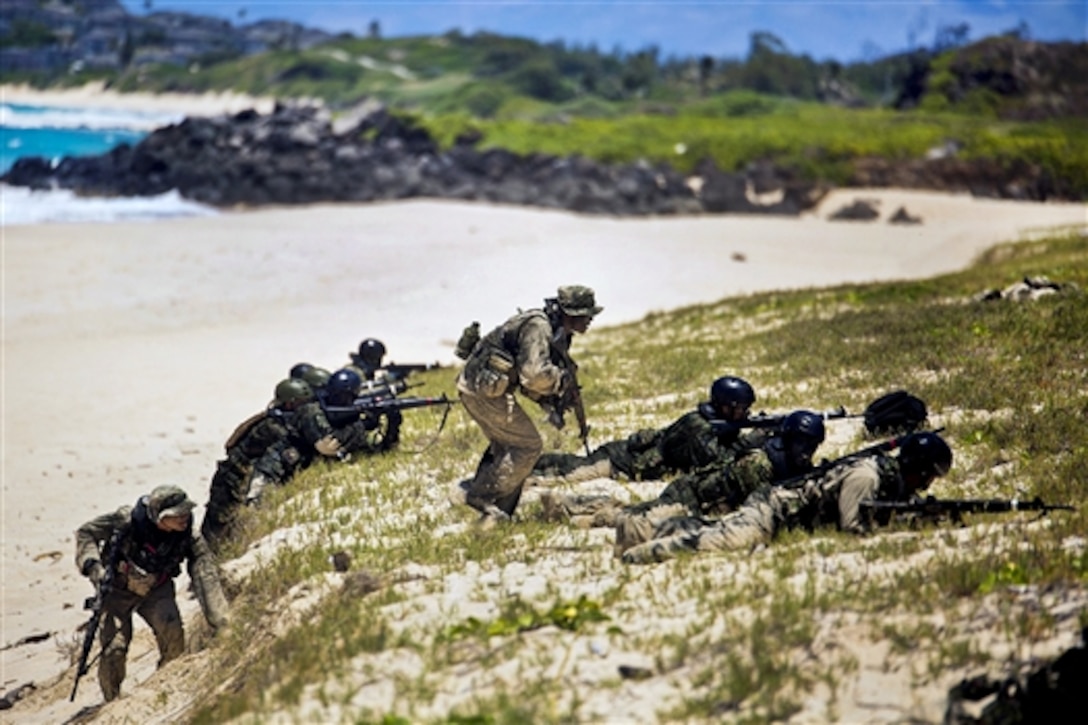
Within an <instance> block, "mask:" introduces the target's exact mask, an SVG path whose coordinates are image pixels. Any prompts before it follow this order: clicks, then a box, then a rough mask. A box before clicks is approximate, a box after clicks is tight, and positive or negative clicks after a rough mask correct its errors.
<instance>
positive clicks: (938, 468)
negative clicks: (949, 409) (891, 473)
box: [899, 432, 952, 478]
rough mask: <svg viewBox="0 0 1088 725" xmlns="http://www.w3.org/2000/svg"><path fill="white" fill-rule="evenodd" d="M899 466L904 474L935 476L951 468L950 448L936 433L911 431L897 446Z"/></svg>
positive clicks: (941, 474) (943, 473) (923, 476)
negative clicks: (900, 444) (901, 443)
mask: <svg viewBox="0 0 1088 725" xmlns="http://www.w3.org/2000/svg"><path fill="white" fill-rule="evenodd" d="M899 466H900V469H901V470H902V471H903V473H904V474H917V475H919V476H921V477H922V478H937V477H939V476H943V475H945V474H946V473H948V471H949V470H950V469H951V468H952V449H951V448H949V447H948V444H947V443H945V442H944V439H942V438H941V437H940V436H939V435H937V434H936V433H929V432H922V433H912V434H911V435H909V436H907V438H906V440H905V441H903V445H902V446H900V448H899Z"/></svg>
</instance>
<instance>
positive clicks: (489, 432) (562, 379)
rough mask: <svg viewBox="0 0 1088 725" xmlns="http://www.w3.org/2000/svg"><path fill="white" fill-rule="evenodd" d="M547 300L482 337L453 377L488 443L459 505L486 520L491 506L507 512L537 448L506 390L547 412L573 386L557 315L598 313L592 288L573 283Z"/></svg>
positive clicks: (567, 338) (567, 337)
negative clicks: (541, 307)
mask: <svg viewBox="0 0 1088 725" xmlns="http://www.w3.org/2000/svg"><path fill="white" fill-rule="evenodd" d="M547 303H548V311H547V312H546V311H544V310H528V311H526V312H519V313H518V314H516V315H514V316H513V317H511V318H510V319H508V320H507V321H506V322H504V323H503V324H501V325H499V326H498V327H496V328H495V329H494V330H492V331H491V332H489V333H488V334H487V335H486V336H484V337H483V339H481V340H480V341H479V342H477V343H476V345H475V346H474V347H473V349H472V352H471V353H470V354H469V356H468V358H467V359H466V361H465V366H464V368H462V370H461V373H460V374H459V375H458V377H457V390H458V392H459V393H460V397H461V402H462V404H463V405H464V406H465V410H466V411H467V412H468V414H469V415H470V416H472V419H473V420H475V421H476V423H477V424H478V425H479V426H480V429H481V430H482V431H483V433H484V435H485V436H487V439H488V441H489V445H488V447H487V450H486V451H484V454H483V456H482V457H481V459H480V463H479V465H478V466H477V468H476V475H475V476H474V477H473V479H472V481H471V482H470V483H469V484H468V488H467V490H466V492H465V503H467V504H468V505H469V506H472V507H473V508H475V509H477V510H479V511H481V512H484V513H485V514H487V515H489V516H494V515H495V514H494V510H495V509H497V512H498V513H499V515H500V516H501V515H506V516H509V515H511V514H513V512H514V509H515V508H517V505H518V501H519V500H520V499H521V491H522V488H523V486H524V485H525V479H526V478H527V477H528V476H529V473H530V472H531V471H532V469H533V464H534V463H536V461H537V459H538V458H539V457H540V453H541V451H542V450H543V448H544V444H543V441H542V440H541V438H540V433H538V432H537V430H536V426H534V425H533V422H532V420H530V419H529V416H528V415H527V414H526V413H525V411H524V410H523V409H522V407H521V406H520V405H518V401H517V398H516V397H515V395H514V393H515V392H516V391H518V390H520V391H521V393H522V394H523V395H525V396H526V397H528V398H529V399H531V400H534V401H536V402H537V403H539V404H541V405H542V406H544V407H553V406H554V402H555V401H556V400H558V399H559V398H561V397H562V395H563V394H564V393H565V392H567V386H569V385H571V384H573V371H568V370H567V369H566V365H568V364H569V360H570V357H569V350H570V343H571V334H572V333H571V332H568V331H567V329H566V328H565V327H564V317H563V315H564V314H566V315H571V316H580V317H589V318H592V316H593V315H596V314H597V313H599V312H600V311H601V308H599V307H597V306H596V303H595V301H594V296H593V290H591V289H589V288H588V287H581V286H575V285H572V286H569V287H561V288H560V289H559V297H558V298H557V299H553V300H548V301H547Z"/></svg>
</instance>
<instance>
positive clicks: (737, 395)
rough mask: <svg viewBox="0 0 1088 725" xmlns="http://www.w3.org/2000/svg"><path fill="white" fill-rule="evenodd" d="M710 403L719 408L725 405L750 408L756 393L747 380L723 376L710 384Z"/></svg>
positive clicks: (754, 400)
mask: <svg viewBox="0 0 1088 725" xmlns="http://www.w3.org/2000/svg"><path fill="white" fill-rule="evenodd" d="M710 402H711V403H713V404H714V405H715V406H717V407H719V408H722V407H725V406H727V405H739V406H745V407H751V405H752V404H753V403H755V402H756V391H755V390H753V389H752V386H751V385H749V384H748V381H747V380H744V379H742V378H738V377H736V376H734V375H725V376H723V377H720V378H718V379H717V380H715V381H714V382H713V383H711V385H710Z"/></svg>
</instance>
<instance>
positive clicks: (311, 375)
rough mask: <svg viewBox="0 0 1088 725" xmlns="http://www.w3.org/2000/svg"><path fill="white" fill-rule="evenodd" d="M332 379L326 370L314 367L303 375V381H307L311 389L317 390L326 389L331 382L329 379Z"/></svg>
mask: <svg viewBox="0 0 1088 725" xmlns="http://www.w3.org/2000/svg"><path fill="white" fill-rule="evenodd" d="M330 377H332V373H330V372H329V371H328V370H326V369H325V368H319V367H313V368H310V369H309V370H307V371H306V372H304V373H302V379H303V380H305V381H306V382H307V383H308V384H309V385H310V387H311V388H313V389H314V390H317V389H318V388H323V387H325V383H327V382H329V378H330Z"/></svg>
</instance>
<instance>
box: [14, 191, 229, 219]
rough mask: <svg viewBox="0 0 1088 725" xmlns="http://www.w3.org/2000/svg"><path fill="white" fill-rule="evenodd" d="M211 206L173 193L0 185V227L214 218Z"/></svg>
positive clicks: (214, 212) (216, 212) (215, 211)
mask: <svg viewBox="0 0 1088 725" xmlns="http://www.w3.org/2000/svg"><path fill="white" fill-rule="evenodd" d="M218 213H219V212H218V211H217V210H216V209H214V208H213V207H210V206H206V205H204V204H198V203H197V202H194V201H189V200H188V199H185V198H183V197H182V196H181V194H179V193H178V192H177V191H176V190H174V191H169V192H167V193H165V194H159V195H158V196H141V197H120V198H87V197H80V196H76V195H75V194H74V193H72V192H71V191H69V190H67V189H56V190H51V191H31V190H30V189H27V188H24V187H17V186H8V185H6V184H0V226H2V227H12V226H19V225H23V224H42V223H46V222H49V223H86V222H116V221H131V220H148V221H150V220H156V219H169V218H175V217H190V216H215V215H216V214H218Z"/></svg>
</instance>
